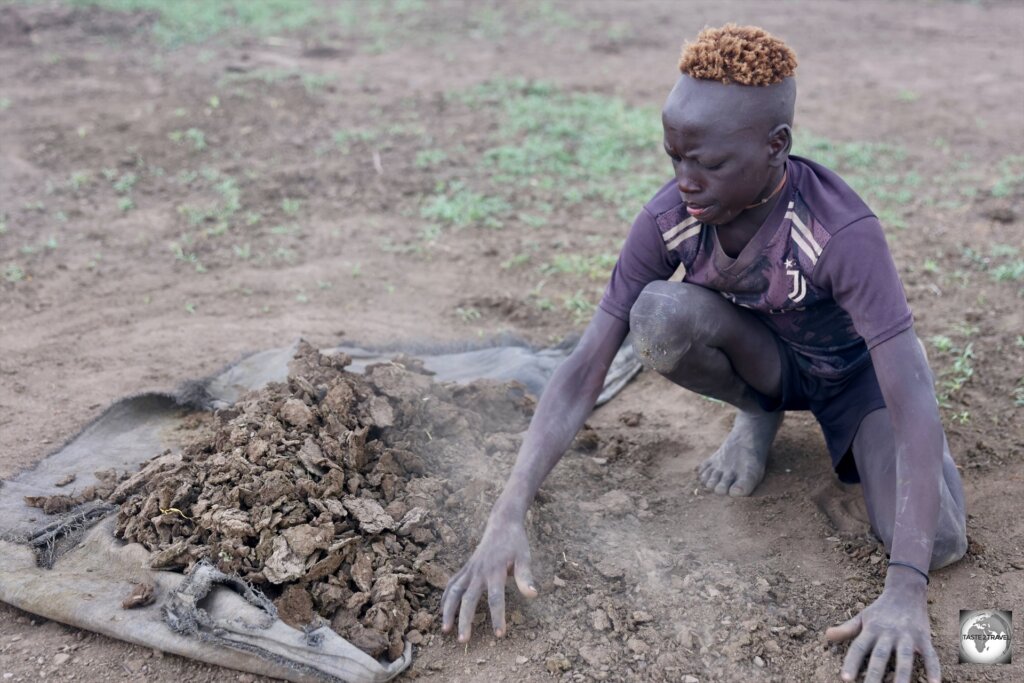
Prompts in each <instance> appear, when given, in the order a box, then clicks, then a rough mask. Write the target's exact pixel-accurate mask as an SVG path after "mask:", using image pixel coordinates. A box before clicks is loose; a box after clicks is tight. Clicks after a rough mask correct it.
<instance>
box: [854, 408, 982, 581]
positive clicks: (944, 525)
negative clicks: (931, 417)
mask: <svg viewBox="0 0 1024 683" xmlns="http://www.w3.org/2000/svg"><path fill="white" fill-rule="evenodd" d="M853 458H854V462H856V463H857V472H858V473H859V474H860V480H861V484H862V486H863V487H864V502H865V503H866V504H867V508H868V517H869V518H870V520H871V528H872V530H874V532H875V534H876V535H877V536H878V537H879V538H880V539H882V542H883V543H884V544H885V548H886V550H890V549H891V547H892V535H893V526H894V524H895V520H896V438H895V435H894V434H893V429H892V422H891V420H890V419H889V411H888V410H887V409H885V408H882V409H881V410H875V411H873V412H871V413H868V415H867V416H866V417H865V418H864V419H863V420H862V421H861V423H860V428H859V429H858V430H857V435H856V436H855V437H854V439H853ZM940 486H941V490H940V493H939V495H940V498H939V523H938V526H937V527H936V529H935V545H934V546H933V548H932V562H931V569H938V568H939V567H945V566H946V565H947V564H951V563H953V562H956V561H957V560H959V559H960V558H961V557H963V556H964V553H966V552H967V517H966V512H965V506H964V488H963V484H962V483H961V481H960V473H959V472H957V469H956V464H955V463H954V462H953V458H952V456H951V455H950V454H949V444H948V443H947V442H946V440H945V438H943V452H942V482H941V483H940Z"/></svg>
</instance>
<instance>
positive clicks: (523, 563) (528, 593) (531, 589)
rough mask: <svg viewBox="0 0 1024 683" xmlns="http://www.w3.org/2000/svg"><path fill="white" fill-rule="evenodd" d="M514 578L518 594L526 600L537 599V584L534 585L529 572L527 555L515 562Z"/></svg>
mask: <svg viewBox="0 0 1024 683" xmlns="http://www.w3.org/2000/svg"><path fill="white" fill-rule="evenodd" d="M515 577H516V586H517V587H518V588H519V592H520V593H522V594H523V595H524V596H525V597H527V598H535V597H537V584H536V583H534V581H533V573H532V572H531V571H530V557H529V555H527V556H526V557H522V558H519V559H518V560H516V565H515Z"/></svg>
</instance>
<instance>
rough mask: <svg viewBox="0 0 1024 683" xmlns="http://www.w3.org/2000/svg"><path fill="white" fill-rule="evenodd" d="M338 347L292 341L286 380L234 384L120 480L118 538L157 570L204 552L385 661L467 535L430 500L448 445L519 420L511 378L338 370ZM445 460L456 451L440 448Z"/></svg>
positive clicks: (412, 632) (428, 623)
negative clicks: (219, 403) (175, 450)
mask: <svg viewBox="0 0 1024 683" xmlns="http://www.w3.org/2000/svg"><path fill="white" fill-rule="evenodd" d="M349 363H350V359H349V358H348V357H346V356H345V355H344V354H338V355H325V354H321V353H320V352H319V351H317V350H316V349H315V348H313V347H312V346H310V345H308V344H305V343H303V344H301V345H300V348H299V351H298V353H297V354H296V356H295V358H294V360H293V361H292V363H291V365H290V373H289V377H288V380H287V382H285V383H274V384H270V385H268V386H267V387H265V388H263V389H260V390H258V391H255V392H250V393H248V394H246V395H245V396H243V397H242V398H241V399H240V400H239V401H238V402H237V403H236V404H235V405H234V406H232V407H231V408H229V409H223V410H218V411H216V412H215V413H214V414H213V416H212V419H210V420H209V421H208V422H207V424H205V426H203V427H202V428H201V429H200V430H199V434H198V436H197V437H196V438H194V440H192V441H191V442H190V443H189V444H188V445H187V446H186V447H185V448H184V450H183V452H182V453H180V454H172V453H170V452H168V453H165V454H163V455H161V456H159V457H157V458H155V459H153V460H151V461H150V462H149V463H147V464H146V465H145V466H144V467H143V468H142V469H141V470H140V471H139V472H137V473H136V474H134V475H132V476H131V477H129V478H127V479H125V480H124V481H122V482H121V483H120V484H119V485H118V486H117V488H116V490H114V491H113V493H112V494H111V495H110V497H109V499H110V500H111V501H112V502H115V503H118V504H120V509H119V512H118V518H117V530H116V534H117V536H118V537H120V538H123V539H125V540H128V541H136V542H139V543H141V544H143V545H144V546H145V547H147V548H148V549H150V550H152V551H153V553H154V554H153V560H152V565H153V566H154V567H156V568H164V569H181V570H185V571H187V570H188V569H189V568H190V567H191V566H193V565H194V564H195V563H196V562H198V561H200V560H206V561H209V562H211V563H213V564H214V565H216V566H217V568H218V569H220V570H221V571H224V572H228V573H232V574H236V575H238V576H241V577H242V578H244V579H245V580H247V581H249V582H251V583H253V584H255V585H256V586H258V587H259V588H261V589H262V590H263V591H265V592H266V593H267V594H268V595H269V596H271V597H272V598H274V602H275V604H276V605H277V608H278V611H279V614H280V616H281V618H282V619H283V620H285V621H286V622H288V623H290V624H292V625H294V626H296V627H303V626H307V625H310V624H320V623H324V620H325V621H327V622H329V624H330V626H331V627H332V628H333V629H334V630H335V631H337V632H338V633H339V634H340V635H342V636H343V637H345V638H347V639H348V640H350V641H351V642H352V643H353V644H355V645H356V646H357V647H359V648H360V649H362V650H364V651H365V652H367V653H369V654H370V655H373V656H375V657H379V656H382V655H385V653H386V655H387V657H389V658H390V659H395V658H397V657H398V656H400V655H401V654H402V651H403V647H404V642H403V638H408V639H409V640H410V641H412V642H414V643H415V642H418V641H419V639H420V638H422V634H423V632H424V631H426V630H429V629H430V628H432V626H433V621H434V617H433V615H434V613H435V611H436V606H437V596H438V594H439V589H442V588H443V587H444V585H445V581H446V580H447V571H445V569H444V567H443V566H442V565H441V564H440V563H439V562H438V561H437V558H438V556H439V555H443V554H445V549H446V548H454V547H455V546H456V545H457V544H459V543H462V542H464V539H461V538H459V535H458V534H456V532H455V531H454V530H453V529H452V527H451V526H449V524H447V523H446V522H445V520H444V519H442V518H441V517H440V516H439V515H438V514H436V512H435V511H437V510H439V509H441V507H442V503H443V501H444V500H445V498H446V497H447V496H448V495H449V493H450V491H448V485H447V483H446V480H445V478H444V470H445V468H446V467H448V466H449V465H448V464H446V461H445V458H446V457H449V458H450V457H451V454H453V453H457V452H463V453H464V452H465V446H466V444H467V443H468V444H470V445H472V444H475V445H476V446H479V445H480V444H481V443H482V442H483V440H485V439H487V437H488V435H489V434H492V433H494V432H517V431H521V430H522V429H524V428H525V426H526V424H527V420H528V418H529V414H530V412H531V410H532V400H531V399H530V398H529V397H528V396H527V395H526V394H525V393H524V391H523V389H522V387H520V386H519V385H516V384H504V383H495V382H476V383H473V384H469V385H465V386H460V385H453V384H441V383H435V382H434V381H433V380H432V379H431V378H430V376H429V373H427V372H425V371H424V370H423V367H422V365H421V364H420V363H419V362H418V361H415V360H413V359H409V358H403V357H399V358H397V359H395V360H394V361H392V362H390V363H384V364H377V365H373V366H370V367H369V368H367V370H366V373H365V375H359V374H355V373H351V372H347V371H346V370H345V367H346V366H347V365H348V364H349ZM452 465H454V461H452Z"/></svg>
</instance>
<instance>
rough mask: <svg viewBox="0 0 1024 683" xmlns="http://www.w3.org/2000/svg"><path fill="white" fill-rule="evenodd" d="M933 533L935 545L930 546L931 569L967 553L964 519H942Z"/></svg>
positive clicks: (948, 563)
mask: <svg viewBox="0 0 1024 683" xmlns="http://www.w3.org/2000/svg"><path fill="white" fill-rule="evenodd" d="M943 521H946V522H947V523H945V524H943V523H940V525H939V529H938V531H937V532H936V534H935V545H933V546H932V562H931V567H930V568H931V569H933V570H934V569H941V568H942V567H945V566H947V565H950V564H953V563H954V562H956V561H957V560H959V559H960V558H962V557H963V556H964V555H966V554H967V524H966V520H963V519H957V520H943Z"/></svg>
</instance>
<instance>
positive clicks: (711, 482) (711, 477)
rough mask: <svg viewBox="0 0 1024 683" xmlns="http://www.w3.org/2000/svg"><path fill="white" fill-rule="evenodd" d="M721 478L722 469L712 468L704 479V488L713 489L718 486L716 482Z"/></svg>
mask: <svg viewBox="0 0 1024 683" xmlns="http://www.w3.org/2000/svg"><path fill="white" fill-rule="evenodd" d="M721 479H722V470H717V469H712V470H711V471H710V472H709V473H708V478H707V479H705V480H704V488H706V489H714V488H715V487H716V486H718V482H719V481H720V480H721Z"/></svg>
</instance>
